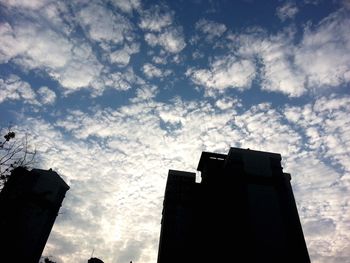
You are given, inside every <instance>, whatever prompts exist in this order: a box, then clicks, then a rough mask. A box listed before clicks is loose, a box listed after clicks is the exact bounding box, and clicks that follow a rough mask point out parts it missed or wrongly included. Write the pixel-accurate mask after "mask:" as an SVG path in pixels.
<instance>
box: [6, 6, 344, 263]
mask: <svg viewBox="0 0 350 263" xmlns="http://www.w3.org/2000/svg"><path fill="white" fill-rule="evenodd" d="M0 5H1V6H0V63H1V64H0V118H1V119H0V120H1V125H2V127H6V126H7V124H8V123H9V122H11V123H14V128H15V130H16V131H17V134H18V135H20V134H22V135H24V134H25V133H28V136H29V138H30V141H31V145H32V147H35V148H36V149H37V151H38V154H37V157H38V162H37V166H38V168H44V169H49V168H52V169H54V170H56V171H57V172H58V173H59V174H60V175H61V176H62V177H63V178H64V179H65V180H66V181H67V183H68V184H69V185H70V186H71V189H70V191H69V193H68V194H67V196H66V199H65V200H64V204H63V207H62V208H61V211H60V212H61V213H60V214H59V216H58V217H57V220H56V224H55V226H54V228H53V230H52V233H51V236H50V238H49V241H48V243H47V245H46V248H45V251H44V255H52V256H53V259H54V260H56V261H57V262H59V263H61V262H67V263H69V262H86V261H87V259H88V258H89V257H90V255H91V252H92V251H93V250H94V253H95V254H94V255H95V256H97V257H100V258H101V259H103V260H104V261H105V262H115V263H119V262H120V263H121V262H129V261H130V260H133V262H145V263H148V262H156V257H157V249H158V238H159V230H160V218H161V209H162V201H163V194H164V188H165V183H166V176H167V171H168V169H179V170H185V171H195V169H196V166H197V164H198V161H199V157H200V154H201V152H202V151H212V152H219V153H227V152H228V150H229V147H230V146H234V147H242V148H251V149H256V150H263V151H272V152H278V153H281V154H282V157H283V166H284V171H285V172H290V173H291V175H292V185H293V189H294V193H295V198H296V201H297V205H298V209H299V214H300V217H301V221H302V225H303V229H304V234H305V238H306V241H307V245H308V248H309V253H310V256H311V258H312V262H314V263H331V262H342V263H344V262H349V261H348V260H349V258H350V207H349V201H350V198H349V196H350V189H349V187H350V150H349V149H350V121H349V117H348V116H349V114H350V94H349V83H350V15H349V14H350V13H349V11H350V2H349V1H347V0H344V1H341V0H333V1H326V0H304V1H302V0H300V1H257V0H245V1H244V0H241V1H239V0H236V1H229V0H227V1H224V0H222V1H204V0H203V1H202V0H186V1H185V0H182V1H154V2H153V1H140V0H110V1H98V0H96V1H84V0H81V1H50V0H31V1H21V0H0Z"/></svg>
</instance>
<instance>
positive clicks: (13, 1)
mask: <svg viewBox="0 0 350 263" xmlns="http://www.w3.org/2000/svg"><path fill="white" fill-rule="evenodd" d="M0 2H1V3H3V4H4V5H5V6H6V7H15V8H28V9H32V10H37V9H39V8H42V7H43V6H44V5H46V4H47V3H49V2H50V0H32V1H23V0H1V1H0Z"/></svg>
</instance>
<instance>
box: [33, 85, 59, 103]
mask: <svg viewBox="0 0 350 263" xmlns="http://www.w3.org/2000/svg"><path fill="white" fill-rule="evenodd" d="M37 92H38V94H39V96H40V100H41V102H42V103H43V104H49V105H50V104H54V103H55V100H56V93H55V92H54V91H53V90H51V89H49V88H48V87H45V86H43V87H41V88H40V89H38V91H37Z"/></svg>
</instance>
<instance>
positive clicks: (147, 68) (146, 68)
mask: <svg viewBox="0 0 350 263" xmlns="http://www.w3.org/2000/svg"><path fill="white" fill-rule="evenodd" d="M142 71H143V73H144V74H145V75H146V77H147V78H163V77H166V76H169V75H170V74H171V71H170V70H165V71H163V70H161V69H160V68H157V67H156V66H154V65H152V64H150V63H146V64H144V65H143V66H142Z"/></svg>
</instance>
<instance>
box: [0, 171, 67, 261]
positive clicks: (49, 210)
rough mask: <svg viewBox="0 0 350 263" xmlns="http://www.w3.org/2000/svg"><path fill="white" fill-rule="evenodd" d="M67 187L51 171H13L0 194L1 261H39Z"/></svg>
mask: <svg viewBox="0 0 350 263" xmlns="http://www.w3.org/2000/svg"><path fill="white" fill-rule="evenodd" d="M68 189H69V186H68V185H67V184H66V183H65V182H64V181H63V179H62V178H61V177H60V176H59V175H58V174H57V173H56V172H54V171H52V170H48V171H46V170H39V169H33V170H31V171H28V170H26V169H24V168H16V169H15V170H13V172H12V174H11V176H10V178H9V180H8V181H7V183H6V184H5V186H4V188H3V189H2V191H1V193H0V262H26V263H38V262H39V260H40V256H41V254H42V252H43V249H44V247H45V244H46V242H47V239H48V237H49V234H50V232H51V229H52V226H53V224H54V222H55V219H56V216H57V214H58V211H59V209H60V206H61V203H62V201H63V199H64V197H65V194H66V192H67V191H68Z"/></svg>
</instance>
